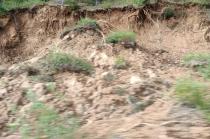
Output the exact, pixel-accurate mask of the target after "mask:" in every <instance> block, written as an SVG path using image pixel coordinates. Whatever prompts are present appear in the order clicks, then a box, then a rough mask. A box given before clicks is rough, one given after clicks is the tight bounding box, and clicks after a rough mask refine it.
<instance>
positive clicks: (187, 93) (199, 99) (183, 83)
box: [175, 79, 208, 107]
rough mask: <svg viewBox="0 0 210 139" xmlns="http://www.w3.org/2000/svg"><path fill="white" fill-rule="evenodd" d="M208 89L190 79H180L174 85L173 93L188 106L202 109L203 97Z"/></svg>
mask: <svg viewBox="0 0 210 139" xmlns="http://www.w3.org/2000/svg"><path fill="white" fill-rule="evenodd" d="M207 89H208V87H207V86H206V85H205V84H203V83H200V82H197V81H193V80H191V79H181V80H179V81H178V82H177V83H176V87H175V91H176V95H177V97H178V98H180V99H181V100H182V101H184V102H186V103H189V104H190V105H194V106H198V107H203V105H204V95H205V92H206V91H207Z"/></svg>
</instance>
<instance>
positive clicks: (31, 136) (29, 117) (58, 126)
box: [8, 90, 79, 139]
mask: <svg viewBox="0 0 210 139" xmlns="http://www.w3.org/2000/svg"><path fill="white" fill-rule="evenodd" d="M26 97H27V99H28V101H30V102H31V104H32V105H30V107H29V108H27V109H26V110H25V111H24V114H23V115H20V117H18V118H17V120H16V121H15V122H14V123H12V124H9V125H8V126H9V127H10V129H12V131H14V132H15V131H16V130H18V131H19V133H20V135H21V138H22V139H72V138H73V137H74V133H75V131H76V130H77V128H78V127H79V123H78V121H77V120H76V119H75V118H73V117H63V116H61V115H59V114H58V113H57V112H56V110H55V109H53V108H50V107H48V106H47V105H45V104H44V103H42V102H40V101H38V99H37V96H36V94H35V93H34V92H33V91H31V90H28V92H26Z"/></svg>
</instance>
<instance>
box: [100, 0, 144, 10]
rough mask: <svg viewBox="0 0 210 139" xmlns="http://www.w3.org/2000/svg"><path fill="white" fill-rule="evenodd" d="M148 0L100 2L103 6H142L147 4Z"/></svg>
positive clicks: (106, 0)
mask: <svg viewBox="0 0 210 139" xmlns="http://www.w3.org/2000/svg"><path fill="white" fill-rule="evenodd" d="M146 2H147V0H104V1H102V3H101V4H100V6H101V7H103V8H111V7H112V6H119V5H120V6H127V5H132V6H141V5H144V4H146Z"/></svg>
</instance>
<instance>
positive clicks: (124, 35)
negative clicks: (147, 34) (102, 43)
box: [106, 31, 136, 43]
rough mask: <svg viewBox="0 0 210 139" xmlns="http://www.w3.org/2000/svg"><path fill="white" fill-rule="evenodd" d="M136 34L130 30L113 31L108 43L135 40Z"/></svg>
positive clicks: (107, 39)
mask: <svg viewBox="0 0 210 139" xmlns="http://www.w3.org/2000/svg"><path fill="white" fill-rule="evenodd" d="M135 40H136V34H135V33H134V32H130V31H118V32H113V33H111V34H109V35H108V37H107V38H106V42H107V43H119V42H123V41H125V42H127V41H128V42H135Z"/></svg>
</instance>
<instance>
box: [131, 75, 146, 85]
mask: <svg viewBox="0 0 210 139" xmlns="http://www.w3.org/2000/svg"><path fill="white" fill-rule="evenodd" d="M142 82H143V80H142V79H141V78H140V77H139V76H138V75H132V76H131V78H130V84H136V83H142Z"/></svg>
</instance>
